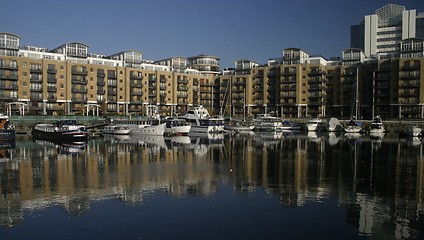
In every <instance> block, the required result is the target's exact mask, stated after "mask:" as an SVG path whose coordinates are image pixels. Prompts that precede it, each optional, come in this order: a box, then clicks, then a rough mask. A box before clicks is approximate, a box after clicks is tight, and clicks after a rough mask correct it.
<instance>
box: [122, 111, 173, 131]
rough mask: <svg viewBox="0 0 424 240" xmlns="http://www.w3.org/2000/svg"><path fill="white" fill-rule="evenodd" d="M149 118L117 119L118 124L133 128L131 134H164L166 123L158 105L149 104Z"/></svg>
mask: <svg viewBox="0 0 424 240" xmlns="http://www.w3.org/2000/svg"><path fill="white" fill-rule="evenodd" d="M146 108H147V118H145V119H141V120H115V122H116V124H121V125H126V126H128V128H129V129H130V130H131V135H152V136H163V135H164V134H165V125H166V124H165V123H161V121H160V116H159V111H158V107H157V106H154V105H148V106H147V107H146Z"/></svg>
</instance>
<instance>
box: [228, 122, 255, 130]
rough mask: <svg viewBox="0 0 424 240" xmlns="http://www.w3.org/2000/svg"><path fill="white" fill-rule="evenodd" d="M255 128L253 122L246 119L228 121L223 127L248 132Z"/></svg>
mask: <svg viewBox="0 0 424 240" xmlns="http://www.w3.org/2000/svg"><path fill="white" fill-rule="evenodd" d="M254 128H255V126H254V125H253V124H250V123H248V122H246V121H230V122H229V123H228V124H225V125H224V129H225V130H227V131H232V132H248V131H252V130H253V129H254Z"/></svg>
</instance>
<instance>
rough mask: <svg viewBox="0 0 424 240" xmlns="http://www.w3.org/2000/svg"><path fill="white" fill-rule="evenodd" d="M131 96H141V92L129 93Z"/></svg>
mask: <svg viewBox="0 0 424 240" xmlns="http://www.w3.org/2000/svg"><path fill="white" fill-rule="evenodd" d="M131 95H132V96H143V92H141V91H135V92H131Z"/></svg>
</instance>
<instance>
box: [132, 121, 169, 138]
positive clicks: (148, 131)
mask: <svg viewBox="0 0 424 240" xmlns="http://www.w3.org/2000/svg"><path fill="white" fill-rule="evenodd" d="M127 126H128V127H129V128H130V129H131V135H151V136H163V135H164V134H165V123H160V124H158V125H136V124H128V125H127Z"/></svg>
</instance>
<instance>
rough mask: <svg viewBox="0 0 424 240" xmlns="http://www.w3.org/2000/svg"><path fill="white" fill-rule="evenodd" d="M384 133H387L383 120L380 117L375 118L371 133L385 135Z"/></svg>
mask: <svg viewBox="0 0 424 240" xmlns="http://www.w3.org/2000/svg"><path fill="white" fill-rule="evenodd" d="M384 132H385V128H384V124H383V120H382V119H381V117H379V116H376V117H374V118H373V119H372V122H371V125H370V133H384Z"/></svg>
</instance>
